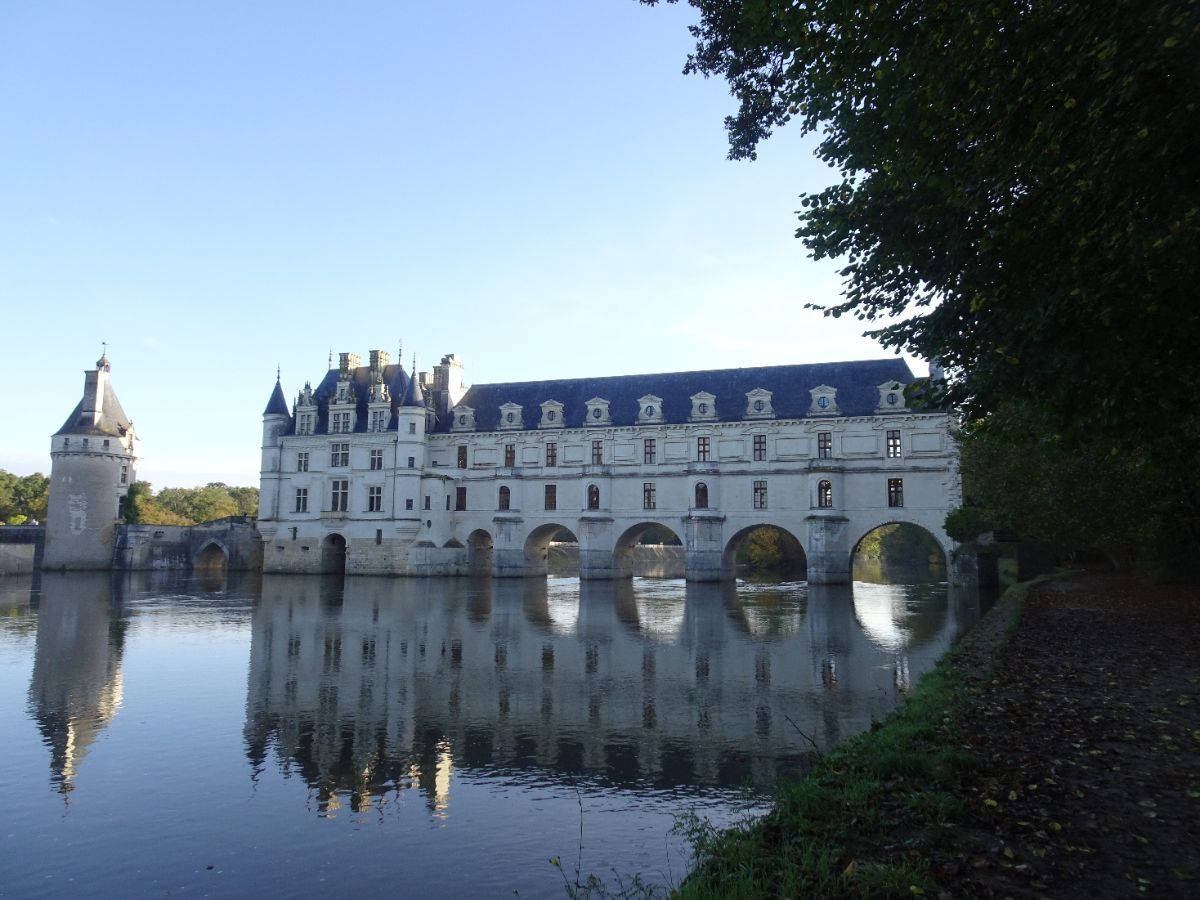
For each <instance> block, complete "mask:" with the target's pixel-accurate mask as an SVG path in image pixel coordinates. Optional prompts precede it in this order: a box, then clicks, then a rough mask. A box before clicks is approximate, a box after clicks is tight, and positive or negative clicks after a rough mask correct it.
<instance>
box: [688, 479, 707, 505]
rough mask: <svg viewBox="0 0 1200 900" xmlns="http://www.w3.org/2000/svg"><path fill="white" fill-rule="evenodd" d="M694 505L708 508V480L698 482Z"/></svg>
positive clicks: (693, 499)
mask: <svg viewBox="0 0 1200 900" xmlns="http://www.w3.org/2000/svg"><path fill="white" fill-rule="evenodd" d="M692 507H693V508H694V509H708V484H707V483H706V482H703V481H697V482H696V488H695V496H694V497H693V498H692Z"/></svg>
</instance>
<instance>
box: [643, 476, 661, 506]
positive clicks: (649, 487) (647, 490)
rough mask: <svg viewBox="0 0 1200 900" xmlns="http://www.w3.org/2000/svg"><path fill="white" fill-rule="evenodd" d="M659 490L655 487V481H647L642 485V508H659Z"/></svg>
mask: <svg viewBox="0 0 1200 900" xmlns="http://www.w3.org/2000/svg"><path fill="white" fill-rule="evenodd" d="M657 494H658V491H657V490H656V488H655V487H654V482H653V481H647V482H646V483H644V484H643V485H642V509H657V508H658V501H657V499H656V498H657Z"/></svg>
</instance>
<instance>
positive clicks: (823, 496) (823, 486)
mask: <svg viewBox="0 0 1200 900" xmlns="http://www.w3.org/2000/svg"><path fill="white" fill-rule="evenodd" d="M817 506H819V507H821V509H831V508H832V507H833V484H832V483H831V482H828V481H822V482H820V483H819V484H818V485H817Z"/></svg>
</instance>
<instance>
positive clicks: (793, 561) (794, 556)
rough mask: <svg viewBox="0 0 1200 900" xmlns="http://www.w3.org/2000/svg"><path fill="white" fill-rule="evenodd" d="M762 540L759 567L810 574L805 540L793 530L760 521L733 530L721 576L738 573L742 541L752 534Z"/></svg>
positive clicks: (723, 560) (722, 559)
mask: <svg viewBox="0 0 1200 900" xmlns="http://www.w3.org/2000/svg"><path fill="white" fill-rule="evenodd" d="M752 535H753V536H754V537H755V538H760V539H762V544H763V547H762V554H761V558H760V559H759V560H757V561H756V568H758V569H760V570H762V569H769V568H774V569H777V570H778V571H779V572H780V573H786V574H788V575H795V576H797V577H799V578H800V579H804V578H806V577H807V575H808V554H807V553H805V550H804V542H803V541H801V540H800V538H799V537H797V536H796V534H795V533H794V532H792V531H791V530H790V529H787V528H784V527H783V526H782V525H778V524H776V523H774V522H760V523H758V524H755V525H748V526H746V527H745V528H743V529H741V530H740V531H736V532H734V534H733V535H731V536H730V538H729V540H728V541H726V542H725V549H724V551H723V552H722V554H721V575H722V577H723V578H726V579H732V578H734V577H736V575H737V568H738V551H739V550H740V549H741V547H742V544H743V543H744V542H745V541H747V540H748V539H751V536H752Z"/></svg>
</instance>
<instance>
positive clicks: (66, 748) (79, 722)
mask: <svg viewBox="0 0 1200 900" xmlns="http://www.w3.org/2000/svg"><path fill="white" fill-rule="evenodd" d="M113 587H114V585H113V583H112V582H111V581H110V579H109V577H108V576H107V575H95V576H90V577H89V576H83V577H81V576H65V575H58V574H50V573H46V574H44V575H43V576H42V580H41V591H40V597H39V598H38V601H37V643H36V650H35V654H34V664H33V677H32V679H31V681H30V685H29V714H30V716H32V718H33V719H34V721H36V722H37V726H38V730H39V731H40V732H41V734H42V739H43V740H44V741H45V743H46V745H47V747H48V748H49V749H50V768H51V779H50V780H51V784H53V785H54V787H55V789H56V790H58V791H59V792H60V793H62V794H63V795H64V797H65V796H66V795H68V794H69V793H70V792H71V791H72V790H74V780H75V774H76V772H77V770H78V767H79V764H80V762H81V761H82V759H83V757H84V756H85V755H86V754H87V752H88V748H89V747H90V746H91V745H92V743H93V742H94V741H95V740H96V737H97V736H98V735H99V734H100V733H101V732H102V731H103V730H104V729H105V728H106V727H107V726H108V723H109V722H110V721H111V720H112V718H113V716H115V715H116V714H117V710H118V709H119V708H120V706H121V696H122V692H123V690H124V687H123V684H122V679H121V656H122V653H123V652H124V649H125V620H124V619H123V618H122V617H121V615H120V612H119V605H120V592H119V590H114V589H113Z"/></svg>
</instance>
